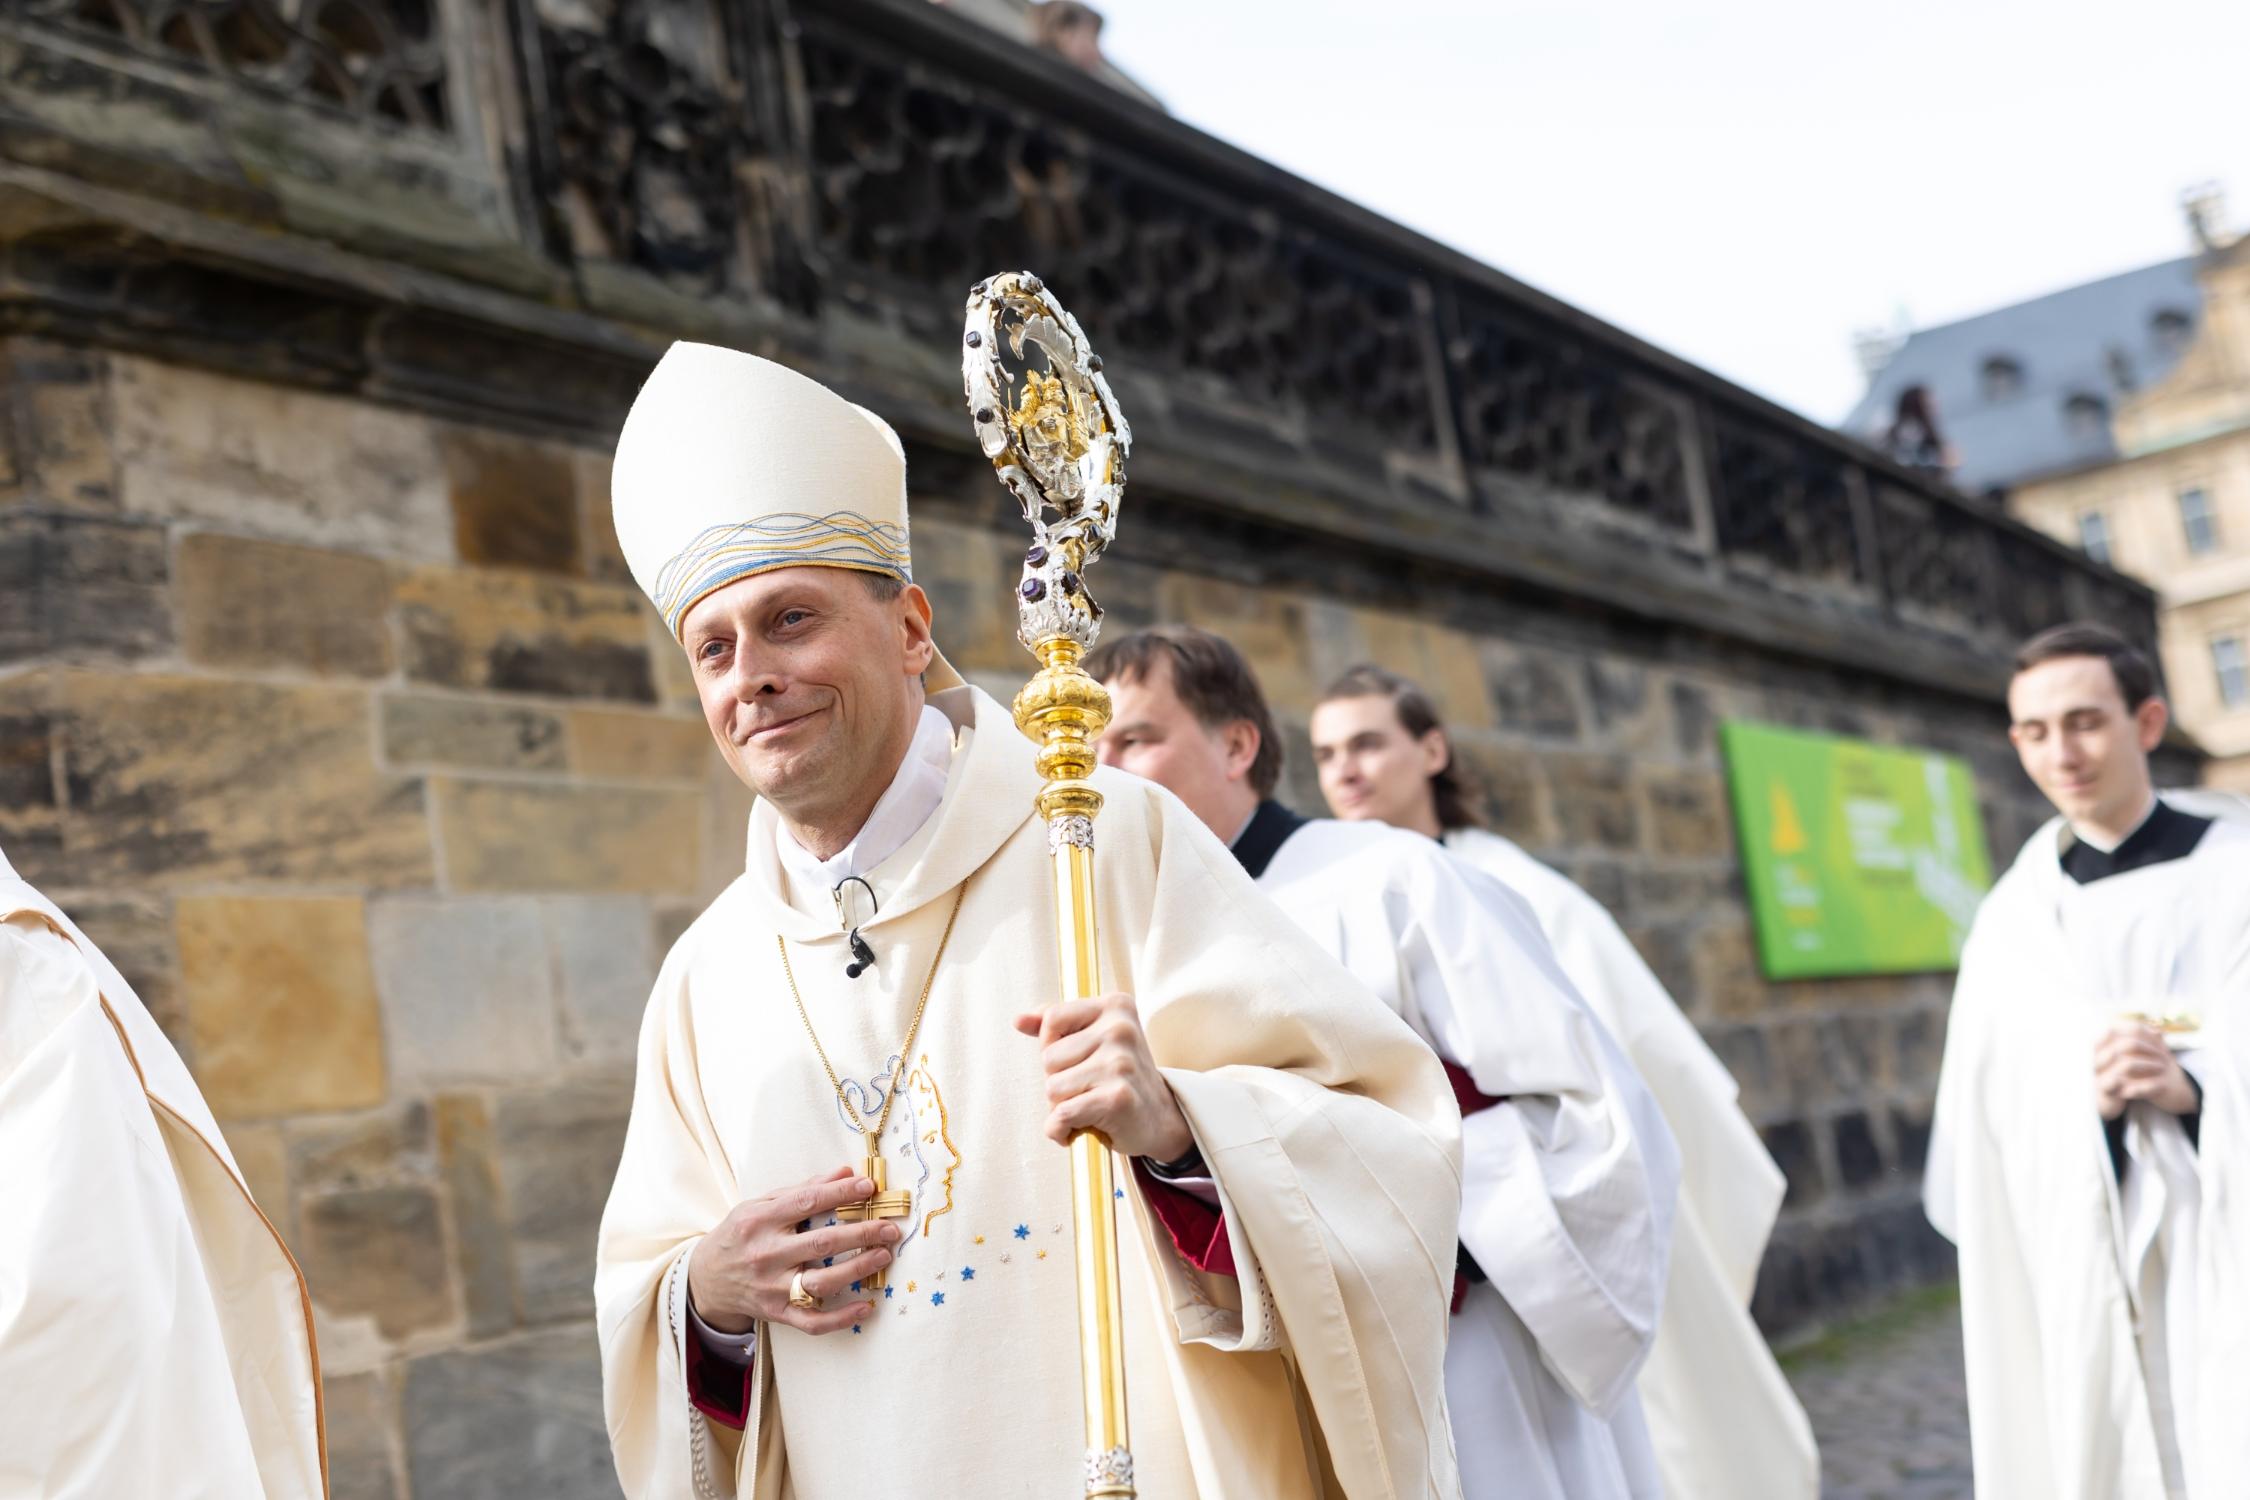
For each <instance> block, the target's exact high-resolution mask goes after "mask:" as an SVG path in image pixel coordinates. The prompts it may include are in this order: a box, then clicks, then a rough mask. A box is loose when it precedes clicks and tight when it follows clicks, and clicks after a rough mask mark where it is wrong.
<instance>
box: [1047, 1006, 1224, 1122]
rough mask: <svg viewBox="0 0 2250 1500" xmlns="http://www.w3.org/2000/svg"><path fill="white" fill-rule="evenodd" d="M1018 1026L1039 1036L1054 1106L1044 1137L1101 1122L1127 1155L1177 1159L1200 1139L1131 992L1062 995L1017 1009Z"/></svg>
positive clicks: (1050, 1099)
mask: <svg viewBox="0 0 2250 1500" xmlns="http://www.w3.org/2000/svg"><path fill="white" fill-rule="evenodd" d="M1016 1030H1018V1031H1020V1032H1022V1033H1023V1034H1024V1035H1025V1036H1029V1037H1037V1038H1038V1039H1039V1043H1040V1047H1041V1051H1040V1054H1039V1058H1040V1062H1041V1063H1042V1064H1043V1065H1044V1067H1045V1069H1046V1073H1047V1102H1048V1103H1049V1104H1050V1105H1052V1106H1053V1109H1052V1111H1051V1112H1050V1113H1049V1114H1048V1116H1047V1124H1046V1134H1047V1139H1049V1140H1051V1141H1053V1142H1055V1143H1056V1144H1057V1145H1067V1144H1069V1141H1070V1138H1071V1137H1072V1136H1073V1135H1075V1134H1077V1133H1078V1132H1079V1131H1081V1130H1096V1131H1100V1132H1101V1133H1102V1134H1103V1135H1104V1136H1106V1137H1108V1138H1109V1143H1110V1145H1111V1146H1113V1147H1115V1148H1116V1149H1117V1150H1119V1151H1122V1152H1124V1153H1125V1154H1126V1155H1127V1156H1145V1157H1148V1158H1149V1159H1150V1160H1152V1161H1177V1160H1179V1159H1180V1158H1181V1157H1183V1156H1185V1155H1187V1153H1188V1148H1189V1147H1191V1146H1193V1145H1194V1144H1195V1135H1194V1132H1192V1131H1190V1130H1189V1129H1188V1122H1187V1116H1186V1115H1184V1114H1182V1113H1181V1112H1180V1101H1179V1100H1177V1099H1175V1098H1173V1097H1172V1086H1171V1085H1170V1084H1168V1083H1166V1082H1165V1081H1164V1075H1163V1074H1162V1073H1161V1072H1159V1071H1158V1070H1157V1066H1156V1058H1155V1056H1154V1055H1153V1054H1152V1053H1150V1051H1149V1050H1148V1035H1147V1033H1145V1032H1144V1031H1142V1030H1141V1013H1140V1011H1139V1009H1138V1008H1137V1007H1135V1005H1134V1004H1133V997H1132V996H1131V995H1120V994H1110V995H1101V996H1097V997H1096V998H1094V999H1091V1000H1063V1001H1059V1002H1058V1003H1056V1004H1054V1005H1050V1006H1048V1007H1047V1008H1046V1009H1045V1010H1043V1011H1028V1012H1026V1013H1025V1014H1023V1015H1020V1016H1017V1017H1016Z"/></svg>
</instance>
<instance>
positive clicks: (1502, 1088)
mask: <svg viewBox="0 0 2250 1500" xmlns="http://www.w3.org/2000/svg"><path fill="white" fill-rule="evenodd" d="M1276 814H1278V815H1279V816H1280V817H1282V818H1288V817H1290V816H1291V815H1289V814H1287V813H1285V812H1282V811H1281V809H1279V808H1278V806H1276V805H1275V804H1271V803H1269V804H1267V805H1266V808H1265V809H1261V812H1260V816H1261V817H1272V816H1274V815H1276ZM1256 826H1257V824H1256V822H1255V821H1254V822H1253V824H1252V827H1253V828H1256ZM1246 842H1247V840H1238V841H1237V844H1236V849H1237V852H1238V853H1240V852H1243V851H1244V849H1245V845H1246ZM1252 862H1253V867H1255V860H1254V859H1253V861H1252ZM1258 886H1259V889H1261V890H1263V891H1265V892H1266V893H1267V894H1268V895H1270V896H1272V897H1273V899H1274V901H1275V903H1276V904H1277V905H1279V906H1280V907H1281V909H1282V910H1283V911H1284V912H1286V913H1288V914H1289V916H1290V917H1291V918H1292V919H1293V920H1294V921H1295V922H1296V923H1297V924H1298V925H1299V926H1301V927H1303V928H1304V929H1305V931H1306V932H1307V933H1308V934H1310V935H1311V936H1312V937H1313V938H1314V940H1315V941H1317V942H1318V943H1320V945H1321V946H1322V947H1323V948H1326V949H1327V950H1328V951H1329V952H1331V953H1333V954H1334V955H1335V956H1336V957H1337V959H1338V960H1339V961H1340V962H1342V963H1343V965H1344V966H1345V967H1346V968H1348V969H1350V970H1351V971H1352V972H1353V973H1354V974H1355V975H1357V976H1358V977H1359V978H1360V979H1361V981H1362V982H1364V983H1365V984H1366V985H1367V986H1368V987H1369V988H1370V989H1372V990H1374V991H1375V993H1376V994H1378V995H1380V996H1382V997H1383V998H1384V999H1385V1000H1386V1001H1387V1002H1389V1003H1390V1004H1391V1005H1392V1006H1393V1007H1394V1008H1396V1009H1397V1010H1398V1011H1399V1013H1400V1014H1401V1015H1403V1016H1404V1017H1405V1018H1406V1020H1407V1021H1408V1023H1409V1024H1410V1025H1412V1026H1413V1027H1414V1029H1415V1030H1416V1031H1417V1032H1418V1033H1420V1034H1421V1036H1422V1037H1423V1038H1424V1039H1425V1040H1426V1041H1428V1042H1429V1043H1430V1045H1431V1046H1432V1047H1433V1048H1434V1049H1436V1051H1437V1053H1438V1055H1439V1056H1440V1057H1441V1058H1443V1059H1445V1060H1446V1061H1448V1062H1451V1063H1453V1064H1455V1065H1456V1066H1458V1067H1460V1068H1461V1069H1463V1070H1464V1071H1466V1072H1467V1073H1468V1075H1469V1076H1470V1078H1471V1079H1472V1080H1473V1081H1474V1082H1475V1085H1476V1088H1477V1090H1478V1091H1479V1092H1480V1093H1482V1094H1485V1095H1488V1096H1491V1097H1493V1098H1495V1099H1499V1100H1501V1101H1502V1102H1501V1103H1499V1104H1497V1105H1495V1106H1493V1107H1491V1108H1488V1109H1482V1110H1479V1111H1477V1112H1475V1113H1472V1114H1470V1115H1469V1116H1468V1117H1467V1118H1466V1119H1464V1120H1463V1122H1462V1145H1463V1155H1464V1172H1463V1182H1464V1191H1463V1201H1462V1207H1461V1243H1462V1245H1463V1246H1464V1247H1466V1248H1467V1249H1468V1251H1469V1253H1470V1254H1471V1255H1473V1256H1475V1258H1476V1261H1477V1264H1478V1266H1479V1267H1480V1268H1482V1270H1483V1271H1484V1273H1485V1274H1486V1275H1487V1276H1488V1277H1490V1278H1491V1279H1490V1281H1489V1282H1487V1283H1474V1284H1472V1285H1471V1286H1470V1287H1469V1289H1468V1293H1467V1297H1466V1299H1465V1300H1464V1302H1463V1304H1462V1307H1461V1311H1460V1313H1459V1314H1458V1315H1456V1316H1455V1318H1454V1320H1453V1327H1452V1338H1451V1341H1450V1344H1449V1346H1448V1350H1447V1354H1446V1401H1447V1404H1448V1405H1449V1407H1450V1408H1451V1410H1452V1414H1453V1436H1454V1444H1455V1447H1456V1448H1457V1450H1458V1451H1459V1455H1460V1463H1461V1478H1462V1490H1463V1493H1464V1494H1465V1495H1467V1496H1468V1500H1502V1497H1506V1500H1622V1497H1633V1500H1641V1497H1649V1496H1656V1495H1660V1494H1662V1493H1663V1488H1662V1484H1661V1481H1660V1480H1659V1478H1658V1475H1657V1472H1656V1466H1655V1457H1654V1454H1653V1452H1652V1450H1651V1448H1650V1445H1649V1438H1648V1432H1647V1429H1646V1426H1645V1424H1644V1422H1643V1420H1642V1415H1641V1408H1640V1402H1639V1399H1638V1398H1637V1397H1636V1395H1635V1394H1634V1390H1633V1381H1634V1377H1635V1375H1636V1374H1637V1373H1638V1372H1639V1370H1640V1368H1641V1362H1642V1360H1643V1359H1644V1358H1646V1356H1647V1353H1648V1349H1649V1344H1650V1341H1651V1339H1652V1337H1653V1335H1654V1333H1655V1330H1656V1327H1657V1318H1658V1314H1659V1311H1660V1303H1661V1299H1662V1296H1663V1291H1664V1284H1665V1257H1666V1248H1667V1246H1668V1244H1669V1243H1670V1238H1671V1227H1672V1210H1673V1201H1674V1196H1675V1194H1676V1192H1677V1189H1678V1182H1679V1161H1678V1157H1677V1155H1676V1153H1675V1151H1674V1148H1673V1143H1672V1137H1671V1134H1670V1132H1669V1131H1668V1130H1667V1129H1666V1128H1665V1125H1664V1122H1663V1119H1662V1117H1661V1115H1660V1114H1659V1113H1658V1111H1657V1109H1656V1106H1655V1102H1654V1101H1653V1100H1652V1099H1651V1098H1650V1097H1649V1094H1648V1091H1647V1090H1646V1089H1645V1088H1644V1087H1643V1086H1642V1084H1641V1082H1640V1080H1639V1078H1638V1077H1636V1076H1635V1074H1634V1072H1633V1069H1632V1066H1631V1065H1630V1064H1629V1063H1628V1062H1627V1061H1626V1060H1625V1058H1624V1056H1623V1055H1622V1054H1621V1053H1620V1052H1619V1051H1618V1049H1617V1047H1616V1046H1615V1044H1614V1043H1613V1042H1612V1041H1611V1040H1610V1038H1609V1037H1608V1036H1607V1035H1606V1034H1605V1033H1604V1032H1603V1030H1602V1027H1601V1025H1600V1024H1599V1023H1598V1022H1597V1021H1596V1020H1595V1019H1594V1018H1593V1016H1592V1015H1590V1014H1589V1013H1588V1012H1587V1010H1586V1008H1585V1006H1584V1005H1583V1004H1581V1003H1580V1001H1579V999H1578V997H1577V996H1576V995H1575V994H1574V993H1573V992H1572V989H1571V985H1570V982H1569V980H1568V979H1566V978H1565V977H1564V976H1563V975H1562V973H1561V971H1560V970H1559V969H1558V968H1557V967H1556V965H1555V962H1554V958H1553V955H1552V954H1551V953H1550V952H1549V949H1548V944H1547V941H1546V939H1545V937H1544V936H1542V935H1541V933H1540V930H1539V925H1538V922H1537V920H1536V919H1535V918H1534V917H1533V915H1532V914H1531V912H1530V911H1529V909H1528V908H1526V907H1525V905H1524V904H1523V902H1522V901H1521V900H1520V899H1518V898H1517V897H1516V895H1515V894H1514V893H1513V892H1512V891H1510V890H1508V889H1507V888H1505V887H1504V886H1502V885H1501V884H1500V883H1499V882H1497V881H1494V880H1492V879H1490V878H1488V877H1486V876H1484V875H1481V874H1479V873H1478V872H1476V871H1475V870H1472V869H1469V868H1467V867H1465V866H1463V865H1461V864H1459V863H1458V862H1456V861H1455V860H1453V859H1452V858H1451V857H1449V856H1448V855H1447V854H1446V853H1445V851H1444V850H1442V849H1440V848H1439V847H1438V846H1437V845H1436V844H1435V843H1433V842H1431V841H1430V840H1428V839H1425V838H1423V837H1421V836H1420V835H1418V834H1413V833H1407V832H1404V831H1402V830H1399V829H1396V828H1391V827H1388V826H1385V825H1383V824H1378V823H1340V822H1332V821H1328V820H1326V819H1319V820H1314V821H1311V822H1306V823H1303V824H1301V825H1300V826H1298V827H1297V828H1296V830H1295V831H1294V832H1293V833H1290V834H1289V835H1288V837H1287V839H1286V841H1285V842H1283V843H1282V844H1281V846H1280V849H1279V850H1278V852H1276V853H1274V854H1273V856H1272V858H1271V859H1270V860H1268V861H1266V862H1265V864H1264V868H1263V871H1262V873H1260V874H1259V877H1258Z"/></svg>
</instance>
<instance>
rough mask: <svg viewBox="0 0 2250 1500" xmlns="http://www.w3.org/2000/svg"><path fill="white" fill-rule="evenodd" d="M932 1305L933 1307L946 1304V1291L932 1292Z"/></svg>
mask: <svg viewBox="0 0 2250 1500" xmlns="http://www.w3.org/2000/svg"><path fill="white" fill-rule="evenodd" d="M930 1306H932V1307H943V1306H945V1293H943V1292H932V1293H930Z"/></svg>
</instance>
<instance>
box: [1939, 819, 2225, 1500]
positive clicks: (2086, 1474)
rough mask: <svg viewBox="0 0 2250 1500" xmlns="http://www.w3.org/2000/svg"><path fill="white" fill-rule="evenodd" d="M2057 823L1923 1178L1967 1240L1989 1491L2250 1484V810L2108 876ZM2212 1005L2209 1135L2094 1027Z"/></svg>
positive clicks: (2195, 1061)
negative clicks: (2127, 1101)
mask: <svg viewBox="0 0 2250 1500" xmlns="http://www.w3.org/2000/svg"><path fill="white" fill-rule="evenodd" d="M2062 847H2063V828H2062V824H2061V823H2060V822H2059V821H2057V822H2054V823H2050V824H2049V825H2048V826H2047V827H2046V828H2044V829H2042V830H2041V831H2040V832H2039V833H2037V834H2035V835H2034V836H2033V837H2032V839H2031V841H2030V842H2029V843H2028V844H2026V845H2025V846H2024V849H2023V852H2022V854H2021V855H2019V856H2018V857H2017V859H2016V862H2015V864H2014V865H2013V866H2012V867H2011V868H2010V869H2009V870H2008V872H2007V874H2006V875H2004V876H2003V877H2002V878H2001V880H2000V882H1999V884H1998V885H1996V886H1995V887H1994V888H1993V890H1992V893H1991V894H1990V895H1989V896H1987V897H1986V898H1985V901H1984V905H1983V906H1982V907H1981V908H1979V910H1978V912H1977V918H1976V923H1975V925H1974V926H1973V927H1972V928H1971V929H1970V933H1969V939H1968V943H1967V946H1966V948H1965V949H1964V951H1963V953H1962V955H1961V973H1960V979H1959V982H1958V984H1957V986H1956V988H1955V991H1954V998H1953V1012H1952V1018H1951V1021H1950V1023H1949V1025H1948V1030H1947V1035H1946V1044H1945V1063H1944V1068H1943V1071H1942V1073H1941V1075H1940V1077H1939V1081H1938V1100H1937V1115H1936V1119H1935V1122H1934V1125H1933V1130H1932V1138H1931V1142H1930V1160H1929V1168H1928V1173H1927V1176H1926V1177H1925V1179H1924V1187H1923V1192H1924V1199H1925V1202H1926V1205H1927V1207H1928V1209H1929V1214H1930V1222H1931V1223H1932V1224H1934V1225H1936V1226H1937V1228H1938V1229H1939V1230H1940V1231H1941V1232H1943V1233H1944V1234H1945V1235H1946V1236H1947V1237H1948V1238H1950V1239H1951V1240H1952V1241H1953V1242H1954V1244H1955V1245H1956V1246H1958V1247H1959V1249H1960V1261H1961V1319H1962V1326H1963V1332H1964V1335H1965V1345H1966V1354H1967V1360H1968V1382H1969V1422H1970V1435H1971V1438H1972V1441H1973V1446H1974V1456H1975V1465H1976V1485H1977V1494H1978V1497H1979V1500H2144V1497H2149V1500H2161V1497H2166V1496H2173V1497H2177V1496H2189V1497H2193V1500H2232V1497H2234V1496H2240V1495H2250V1418H2246V1416H2245V1413H2250V1284H2246V1273H2250V828H2245V827H2243V826H2241V825H2239V824H2235V823H2228V822H2218V823H2214V824H2213V825H2212V826H2211V827H2210V828H2209V829H2207V830H2205V832H2204V833H2203V835H2202V837H2201V839H2200V841H2199V842H2198V843H2197V844H2196V845H2195V847H2194V849H2193V851H2192V852H2191V853H2189V854H2187V855H2185V856H2184V857H2181V858H2178V859H2173V860H2170V861H2168V862H2165V863H2159V864H2152V865H2149V866H2147V867H2145V868H2138V869H2131V870H2128V871H2126V872H2123V873H2117V874H2112V875H2109V876H2107V877H2106V878H2103V879H2099V880H2096V881H2094V882H2092V883H2090V884H2087V885H2083V886H2081V885H2079V884H2077V883H2076V882H2075V881H2073V880H2071V879H2070V877H2069V876H2068V875H2067V874H2065V873H2064V871H2063V869H2062V867H2061V862H2060V857H2059V856H2060V851H2061V849H2062ZM2130 1012H2138V1013H2141V1014H2144V1015H2147V1016H2151V1017H2163V1016H2192V1017H2194V1018H2195V1019H2196V1021H2197V1022H2199V1023H2200V1026H2199V1030H2198V1031H2196V1032H2195V1033H2194V1034H2192V1035H2183V1036H2181V1037H2180V1038H2178V1042H2177V1045H2179V1047H2180V1053H2179V1055H2180V1060H2181V1062H2182V1063H2183V1064H2184V1065H2185V1066H2186V1068H2187V1070H2188V1072H2189V1073H2191V1074H2192V1075H2194V1077H2195V1078H2196V1079H2197V1081H2198V1082H2199V1083H2200V1084H2201V1086H2202V1089H2203V1106H2202V1110H2201V1115H2200V1124H2199V1131H2198V1139H2197V1140H2196V1141H2194V1142H2191V1141H2190V1140H2189V1138H2188V1136H2187V1132H2186V1130H2185V1129H2184V1128H2183V1126H2182V1124H2181V1122H2180V1120H2179V1119H2178V1118H2177V1117H2176V1116H2173V1115H2170V1114H2168V1113H2166V1112H2164V1111H2162V1110H2160V1109H2157V1108H2156V1107H2154V1106H2153V1105H2150V1104H2147V1103H2134V1104H2131V1105H2129V1106H2127V1111H2126V1117H2125V1128H2124V1131H2123V1154H2124V1157H2125V1161H2124V1167H2123V1173H2122V1176H2123V1181H2122V1182H2120V1180H2119V1179H2120V1173H2119V1170H2118V1169H2117V1167H2116V1166H2114V1165H2113V1164H2112V1160H2111V1156H2110V1150H2109V1145H2108V1142H2107V1140H2106V1138H2105V1134H2104V1131H2103V1127H2102V1122H2101V1119H2100V1117H2099V1115H2098V1113H2097V1111H2096V1109H2095V1102H2094V1045H2095V1040H2096V1038H2097V1037H2099V1036H2100V1034H2101V1033H2102V1032H2103V1031H2105V1030H2107V1029H2108V1028H2109V1026H2110V1025H2111V1024H2112V1023H2113V1022H2114V1021H2115V1020H2116V1019H2117V1018H2118V1017H2119V1016H2120V1015H2121V1014H2124V1013H2130Z"/></svg>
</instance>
